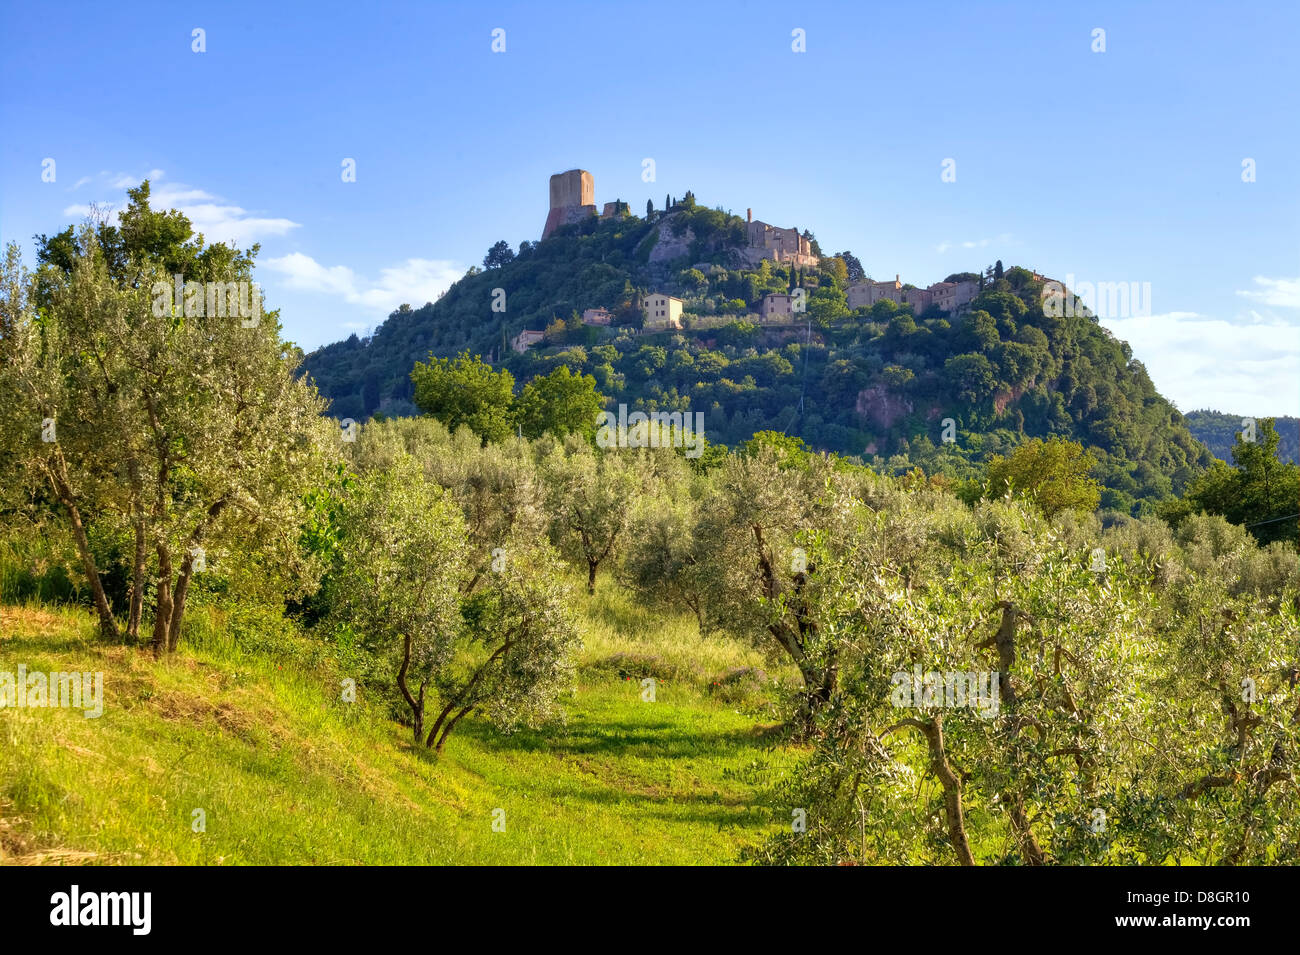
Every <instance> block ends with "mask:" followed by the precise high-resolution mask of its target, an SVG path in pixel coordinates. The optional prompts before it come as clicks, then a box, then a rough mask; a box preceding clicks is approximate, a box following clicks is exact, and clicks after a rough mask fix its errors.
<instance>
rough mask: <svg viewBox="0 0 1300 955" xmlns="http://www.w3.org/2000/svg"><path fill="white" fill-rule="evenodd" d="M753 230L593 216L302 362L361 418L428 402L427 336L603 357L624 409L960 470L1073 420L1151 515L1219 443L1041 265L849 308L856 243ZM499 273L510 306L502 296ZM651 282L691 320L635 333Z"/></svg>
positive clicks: (738, 439)
mask: <svg viewBox="0 0 1300 955" xmlns="http://www.w3.org/2000/svg"><path fill="white" fill-rule="evenodd" d="M678 230H681V235H682V236H684V237H689V238H690V242H689V243H686V244H684V245H683V244H682V243H681V242H679V243H678V244H677V245H676V246H674V248H677V247H682V248H685V249H686V252H685V253H684V254H683V255H680V256H678V257H676V258H674V259H670V260H656V261H653V262H652V261H651V259H652V252H653V250H654V249H655V248H657V247H658V245H659V243H660V242H661V241H662V239H661V236H663V235H665V234H675V233H676V232H677V231H678ZM743 236H744V231H743V220H741V219H739V218H737V217H734V216H728V215H727V214H725V213H722V212H719V211H717V210H712V209H704V208H701V207H691V208H682V209H679V210H678V211H675V212H673V213H671V214H669V215H666V216H663V215H661V216H660V217H659V218H657V219H656V220H655V221H654V222H653V223H647V222H646V221H645V220H644V219H641V218H638V217H635V216H626V217H623V218H619V219H595V218H593V219H591V220H589V221H588V222H585V223H582V224H580V225H576V226H569V227H566V228H565V229H562V230H560V231H559V232H558V233H557V234H556V235H554V236H552V237H550V238H548V239H547V240H545V241H542V242H539V243H524V244H523V246H522V247H521V249H520V251H519V253H518V254H517V255H513V257H510V258H508V259H505V260H504V261H502V262H501V264H498V265H495V266H494V267H491V268H488V269H485V270H484V269H477V268H475V269H471V270H470V272H469V273H468V274H466V276H465V277H464V278H463V279H461V280H460V281H459V282H457V283H456V284H455V285H453V286H452V288H451V289H450V290H448V292H447V293H446V294H445V295H444V296H443V297H442V298H440V299H439V300H438V301H437V302H435V303H431V304H427V305H425V306H423V307H421V308H418V309H414V310H412V309H403V310H401V311H398V312H396V313H394V314H393V315H392V316H390V317H389V319H388V320H387V321H386V322H385V323H384V324H383V325H382V326H380V327H379V328H378V329H377V330H376V331H375V333H374V334H373V336H371V337H370V338H368V339H365V340H362V339H359V338H357V337H356V336H355V335H354V336H352V337H350V338H349V339H347V340H346V341H343V342H338V343H335V344H332V345H329V346H326V347H324V348H321V349H318V350H317V351H315V352H313V353H312V354H310V355H309V356H307V359H306V361H305V364H304V369H305V371H306V373H307V374H308V375H310V376H311V378H312V380H314V381H315V382H316V384H317V386H318V387H319V389H320V391H321V394H323V395H325V396H326V397H327V398H329V399H330V400H331V410H332V413H333V414H335V415H337V416H339V417H351V418H355V419H357V420H363V419H365V418H366V417H368V416H369V415H371V414H373V413H375V412H377V411H382V412H384V413H385V414H388V415H392V414H409V413H415V412H416V408H415V405H414V404H413V398H414V389H413V386H412V382H411V380H410V373H411V369H412V367H413V366H414V363H415V362H416V361H422V360H424V359H425V358H426V357H427V356H428V355H429V354H433V355H434V356H440V357H450V356H453V355H455V354H457V353H459V352H461V351H463V350H467V351H468V352H469V353H470V354H480V355H483V356H484V357H485V358H492V357H493V356H495V360H496V361H497V362H498V364H502V365H504V367H506V368H508V369H510V370H511V371H512V373H513V374H514V376H515V378H516V380H517V381H518V382H519V384H520V385H522V384H523V383H524V382H526V381H528V380H529V379H531V378H533V377H535V376H537V375H541V374H546V373H548V372H549V371H551V370H553V369H554V368H556V367H559V366H567V367H568V368H570V369H571V370H572V371H573V372H574V373H576V374H590V375H591V376H592V377H593V378H594V379H595V382H596V386H597V388H598V389H599V391H600V393H601V394H602V395H604V396H605V397H606V398H607V399H608V402H609V405H610V406H611V407H612V406H615V405H617V404H619V403H625V404H627V405H628V407H629V408H630V409H633V410H636V409H640V410H646V411H650V410H666V411H684V410H687V409H688V408H689V409H690V410H692V411H697V412H703V413H704V416H705V417H704V422H705V428H706V432H707V435H708V438H709V441H710V442H712V443H715V444H725V445H729V446H734V445H736V444H739V443H743V442H744V441H746V440H748V438H749V437H750V436H751V435H752V434H754V433H755V432H758V431H762V430H775V431H784V432H787V433H789V434H791V435H797V436H799V437H801V438H803V439H804V440H805V441H806V442H807V444H808V445H809V446H811V447H813V448H816V449H821V450H828V451H835V452H838V453H840V454H844V455H852V456H859V457H862V458H863V459H864V460H867V461H874V462H876V463H877V464H880V465H887V466H890V467H893V468H894V469H896V470H905V469H907V468H908V467H911V466H916V465H919V466H922V467H925V468H926V470H927V471H929V472H934V471H942V472H944V473H947V474H950V475H952V476H956V477H963V476H970V475H972V474H974V473H975V471H976V469H975V468H974V467H972V466H971V465H972V464H973V463H980V462H983V461H985V460H986V459H987V458H988V456H989V455H991V454H993V453H999V452H1005V451H1006V450H1007V449H1009V448H1010V447H1012V446H1014V445H1015V444H1016V443H1018V442H1019V441H1021V440H1023V439H1024V438H1025V437H1042V438H1047V437H1053V436H1055V437H1060V438H1065V439H1069V440H1074V441H1078V442H1079V443H1081V444H1083V445H1084V446H1085V447H1087V448H1089V449H1090V450H1092V452H1093V454H1094V456H1095V458H1096V469H1095V476H1096V477H1097V479H1098V480H1099V481H1100V482H1101V483H1102V485H1103V486H1104V488H1105V496H1104V498H1103V505H1104V506H1105V507H1107V508H1113V509H1117V510H1122V511H1126V512H1131V513H1134V514H1138V513H1144V512H1148V511H1150V510H1151V509H1152V508H1153V507H1154V505H1155V504H1156V503H1157V502H1158V501H1160V500H1163V499H1166V498H1168V497H1169V496H1171V495H1173V494H1176V493H1179V492H1181V490H1182V488H1183V487H1184V486H1185V485H1186V482H1187V481H1188V480H1190V478H1191V477H1192V476H1193V475H1194V474H1195V473H1196V472H1197V471H1198V470H1199V469H1201V468H1203V467H1205V466H1207V465H1208V464H1209V462H1210V460H1211V458H1210V455H1209V454H1208V452H1207V451H1206V449H1205V448H1204V447H1203V446H1202V445H1200V444H1199V443H1198V442H1197V441H1196V440H1195V439H1194V438H1193V437H1192V436H1191V434H1190V433H1189V432H1188V430H1187V426H1186V423H1185V421H1184V419H1183V417H1182V416H1181V415H1180V414H1179V412H1178V411H1177V410H1176V409H1175V408H1174V407H1173V406H1172V405H1170V404H1169V402H1167V401H1166V400H1165V399H1164V398H1162V397H1161V396H1160V395H1159V393H1158V392H1157V391H1156V389H1155V387H1154V385H1153V384H1152V382H1151V379H1150V378H1149V376H1148V375H1147V372H1146V370H1145V368H1144V367H1143V366H1142V364H1141V363H1140V362H1138V361H1136V360H1134V358H1133V355H1132V351H1131V350H1130V349H1129V347H1128V345H1127V344H1125V343H1124V342H1121V341H1117V340H1115V339H1114V338H1113V337H1112V336H1111V335H1110V333H1109V332H1107V331H1106V330H1105V329H1103V328H1102V327H1101V326H1100V325H1099V324H1098V323H1097V321H1096V320H1095V318H1093V317H1092V316H1091V315H1089V314H1086V313H1083V314H1079V315H1076V316H1074V317H1055V316H1052V315H1048V314H1045V313H1044V309H1043V304H1042V295H1041V293H1042V282H1041V281H1037V280H1035V279H1034V278H1033V276H1032V274H1031V273H1029V272H1027V271H1026V270H1024V269H1019V268H1011V269H1008V270H1007V271H1006V273H1005V276H1004V277H1003V278H1001V279H999V280H997V281H996V282H992V281H990V283H989V284H988V285H987V286H986V288H985V290H984V292H983V293H982V294H981V295H980V297H979V298H978V299H977V300H976V301H975V302H974V303H972V306H971V308H970V310H969V311H967V312H964V313H960V314H957V315H955V316H954V315H947V314H945V313H942V312H940V311H938V310H937V309H935V310H932V311H930V312H927V313H926V314H925V315H919V316H918V315H913V314H912V309H911V306H910V305H904V306H898V305H896V304H895V303H893V302H890V301H882V302H877V303H876V304H875V305H874V306H872V307H871V308H869V309H867V308H862V309H857V310H855V311H850V310H849V308H848V305H847V298H846V294H845V293H846V289H847V287H848V285H849V284H850V279H849V275H850V270H849V266H848V264H846V260H852V261H853V262H856V260H855V259H853V257H852V256H851V255H850V254H848V253H841V255H840V256H826V257H823V259H822V262H821V265H820V267H819V268H818V269H817V270H815V271H812V270H809V271H805V272H796V271H795V270H792V269H789V268H787V267H785V266H777V265H774V264H772V263H763V264H762V265H761V266H760V267H759V268H758V269H748V268H739V267H737V266H736V265H735V250H736V248H737V246H738V245H740V244H743ZM791 288H803V289H805V291H806V292H807V296H808V297H807V312H806V314H805V315H803V316H799V317H798V321H797V324H794V325H789V326H785V327H781V328H769V327H766V326H756V325H754V324H752V323H750V322H747V321H745V320H744V316H745V315H747V314H749V313H752V312H755V311H756V310H757V305H758V303H759V301H760V300H761V298H762V296H763V295H764V294H766V293H768V292H773V291H777V292H785V291H788V290H789V289H791ZM495 289H501V290H503V291H504V293H505V308H506V310H505V311H504V312H500V311H493V310H492V309H491V304H492V302H493V296H494V290H495ZM648 290H655V291H666V292H669V293H671V294H674V295H677V296H678V297H680V298H682V299H683V300H684V301H685V310H686V313H687V318H686V325H687V327H686V328H685V329H684V330H683V331H681V332H659V333H656V334H652V335H632V334H628V333H627V332H630V331H632V330H634V329H635V327H636V326H637V325H639V323H640V318H639V314H638V312H637V309H636V305H637V301H638V296H639V295H640V294H642V293H644V292H645V291H648ZM597 306H601V307H605V308H608V309H610V310H611V312H613V313H614V315H615V325H614V327H613V328H609V329H605V328H595V327H588V326H584V325H582V323H581V321H580V319H579V318H578V315H579V314H580V312H581V310H583V309H585V308H592V307H597ZM620 323H623V324H622V325H621V326H620ZM692 326H694V327H692ZM524 328H534V329H547V330H548V339H547V342H546V343H544V345H542V346H538V347H534V348H532V349H530V350H529V351H528V352H527V353H526V354H524V355H516V354H515V353H514V352H513V351H512V350H511V349H510V348H509V347H507V345H506V341H507V338H510V337H513V336H514V335H515V334H516V333H517V332H518V331H520V330H521V329H524ZM946 419H952V421H953V423H954V426H955V436H954V440H953V441H952V442H951V443H944V441H943V424H944V421H945V420H946Z"/></svg>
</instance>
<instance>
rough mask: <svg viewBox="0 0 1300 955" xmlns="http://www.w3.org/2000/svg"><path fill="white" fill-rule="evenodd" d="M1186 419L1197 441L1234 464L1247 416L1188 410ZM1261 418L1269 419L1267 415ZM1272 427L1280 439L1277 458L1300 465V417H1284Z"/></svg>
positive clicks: (1215, 454) (1276, 419) (1276, 420)
mask: <svg viewBox="0 0 1300 955" xmlns="http://www.w3.org/2000/svg"><path fill="white" fill-rule="evenodd" d="M1183 417H1184V418H1185V419H1186V420H1187V427H1188V429H1189V430H1190V431H1191V432H1192V436H1193V437H1194V438H1196V440H1197V441H1200V442H1202V443H1203V444H1204V445H1205V446H1206V447H1207V448H1209V449H1210V451H1211V452H1212V453H1213V454H1214V456H1215V457H1216V458H1222V459H1223V460H1224V461H1227V462H1228V463H1229V464H1231V463H1232V446H1233V444H1235V443H1236V441H1237V435H1238V434H1239V433H1240V432H1241V428H1242V424H1241V422H1242V420H1243V419H1244V418H1246V417H1247V416H1246V415H1239V414H1224V413H1223V412H1221V411H1210V410H1208V409H1204V410H1200V411H1189V412H1188V413H1187V414H1186V415H1184V416H1183ZM1259 417H1267V415H1261V416H1259ZM1273 426H1274V428H1276V429H1277V433H1278V437H1279V438H1280V439H1281V440H1279V441H1278V445H1277V454H1278V457H1279V458H1281V459H1282V460H1283V461H1290V462H1291V463H1292V464H1300V418H1289V417H1287V416H1285V415H1282V416H1279V417H1277V418H1275V419H1274V422H1273Z"/></svg>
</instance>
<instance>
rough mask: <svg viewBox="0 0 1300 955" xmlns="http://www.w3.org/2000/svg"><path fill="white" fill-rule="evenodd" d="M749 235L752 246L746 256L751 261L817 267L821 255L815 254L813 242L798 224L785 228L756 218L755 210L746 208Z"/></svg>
mask: <svg viewBox="0 0 1300 955" xmlns="http://www.w3.org/2000/svg"><path fill="white" fill-rule="evenodd" d="M745 236H746V238H747V239H748V242H749V246H748V248H746V249H745V250H744V251H743V253H742V256H741V257H742V258H743V259H745V261H746V262H748V263H749V264H750V265H758V263H759V262H761V261H763V260H764V259H770V260H771V261H773V262H780V263H783V264H787V265H793V266H796V267H797V268H803V269H811V268H816V267H817V263H818V261H819V259H818V258H817V256H815V255H813V254H812V242H810V241H809V240H808V239H805V238H804V237H803V236H801V235H800V234H799V229H798V228H797V227H795V228H790V229H781V228H778V227H776V226H773V225H768V224H767V223H766V222H760V221H759V220H758V219H755V218H754V210H753V209H746V210H745Z"/></svg>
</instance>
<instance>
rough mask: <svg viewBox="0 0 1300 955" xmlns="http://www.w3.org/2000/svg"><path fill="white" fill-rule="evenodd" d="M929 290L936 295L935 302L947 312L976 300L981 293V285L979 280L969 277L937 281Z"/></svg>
mask: <svg viewBox="0 0 1300 955" xmlns="http://www.w3.org/2000/svg"><path fill="white" fill-rule="evenodd" d="M929 291H930V294H931V295H932V296H933V297H934V304H936V305H938V306H939V307H940V308H941V309H943V310H944V311H945V312H955V311H957V310H958V309H959V308H961V307H962V306H964V305H969V304H970V303H971V302H973V301H975V298H976V296H978V295H979V293H980V286H979V283H978V282H972V281H970V280H969V279H967V280H965V281H962V282H935V283H934V284H933V285H931V286H930V289H929Z"/></svg>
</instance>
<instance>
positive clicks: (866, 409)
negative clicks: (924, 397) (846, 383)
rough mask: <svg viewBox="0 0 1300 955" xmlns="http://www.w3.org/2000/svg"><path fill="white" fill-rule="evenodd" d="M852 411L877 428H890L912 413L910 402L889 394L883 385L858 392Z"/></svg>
mask: <svg viewBox="0 0 1300 955" xmlns="http://www.w3.org/2000/svg"><path fill="white" fill-rule="evenodd" d="M854 410H855V411H857V413H858V414H860V415H861V416H862V417H864V418H866V419H867V420H868V421H870V422H871V423H872V424H874V425H875V426H876V427H878V428H892V427H893V426H894V423H895V422H897V421H901V420H902V419H903V418H905V417H907V416H908V415H909V414H911V413H912V402H910V401H908V400H907V399H906V398H901V397H899V396H898V395H895V394H892V393H890V391H889V389H888V388H887V387H885V386H884V385H874V386H872V387H870V388H864V389H863V390H862V391H860V392H858V400H857V405H856V406H855V408H854Z"/></svg>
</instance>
